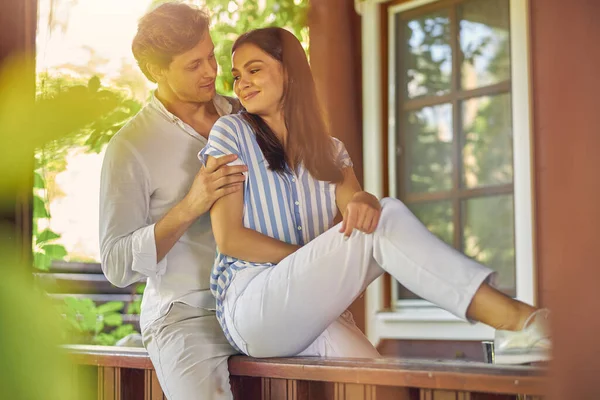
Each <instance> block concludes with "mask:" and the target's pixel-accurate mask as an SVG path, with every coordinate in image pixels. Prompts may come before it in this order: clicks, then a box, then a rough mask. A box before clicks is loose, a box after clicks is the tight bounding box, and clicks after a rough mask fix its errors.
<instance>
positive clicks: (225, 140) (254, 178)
mask: <svg viewBox="0 0 600 400" xmlns="http://www.w3.org/2000/svg"><path fill="white" fill-rule="evenodd" d="M332 140H333V145H335V148H336V153H335V154H336V157H337V163H338V165H339V166H341V167H342V168H344V167H349V166H352V161H351V160H350V156H349V155H348V152H347V151H346V149H345V147H344V145H343V144H342V142H340V141H339V140H337V139H335V138H332ZM226 154H236V155H237V156H238V160H237V161H236V163H240V164H244V165H246V166H247V167H248V172H247V177H246V181H245V183H244V210H243V225H244V227H246V228H249V229H253V230H255V231H257V232H260V233H262V234H264V235H267V236H270V237H272V238H275V239H278V240H281V241H283V242H286V243H290V244H295V245H304V244H306V243H308V242H310V241H311V240H313V239H314V238H316V237H317V236H319V235H320V234H322V233H323V232H325V231H327V230H328V229H329V228H331V227H332V226H333V220H334V218H335V216H336V213H337V206H336V201H335V200H336V198H335V188H336V185H335V184H332V183H330V182H326V181H319V180H317V179H315V178H313V177H312V176H311V175H310V173H309V172H308V170H306V169H305V168H304V167H303V166H300V167H299V168H298V169H297V171H293V170H291V169H290V168H286V171H285V172H275V171H272V170H271V169H269V165H268V162H267V160H266V159H265V157H264V155H263V153H262V151H261V149H260V146H259V145H258V142H257V141H256V135H255V133H254V130H253V129H252V127H251V126H250V124H248V123H247V122H246V121H245V120H244V118H243V117H242V116H241V115H239V114H238V115H227V116H224V117H221V118H220V119H219V120H218V121H217V122H216V123H215V125H214V126H213V128H212V130H211V132H210V136H209V138H208V143H207V144H206V146H205V147H204V149H202V151H201V152H200V154H199V155H198V156H199V157H200V159H201V160H202V161H203V162H206V158H207V156H213V157H217V158H218V157H221V156H223V155H226ZM265 265H268V266H273V264H257V263H251V262H247V261H244V260H239V259H236V258H233V257H229V256H226V255H224V254H221V253H220V252H219V251H218V250H217V257H216V259H215V264H214V266H213V271H212V274H211V280H210V289H211V291H212V293H213V295H214V296H215V298H216V299H217V318H218V320H219V322H220V323H221V326H222V327H223V330H224V331H225V335H226V336H227V338H228V339H229V341H230V342H232V340H231V338H230V337H229V334H228V332H227V327H226V326H225V321H224V318H223V316H222V311H223V309H222V305H221V303H222V300H223V299H224V298H225V293H226V290H227V288H228V287H229V285H230V284H231V282H232V281H233V279H234V277H235V274H236V272H237V271H239V270H241V269H244V268H249V267H255V266H265ZM232 343H233V342H232Z"/></svg>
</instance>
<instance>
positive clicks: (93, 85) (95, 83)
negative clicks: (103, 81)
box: [88, 76, 100, 93]
mask: <svg viewBox="0 0 600 400" xmlns="http://www.w3.org/2000/svg"><path fill="white" fill-rule="evenodd" d="M88 89H89V91H90V92H94V93H95V92H97V91H98V89H100V78H98V77H97V76H92V77H91V78H90V80H89V81H88Z"/></svg>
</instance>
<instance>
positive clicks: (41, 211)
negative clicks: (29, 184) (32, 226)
mask: <svg viewBox="0 0 600 400" xmlns="http://www.w3.org/2000/svg"><path fill="white" fill-rule="evenodd" d="M33 218H50V214H49V213H48V209H47V208H46V203H45V202H44V200H42V199H41V198H40V196H35V195H34V196H33Z"/></svg>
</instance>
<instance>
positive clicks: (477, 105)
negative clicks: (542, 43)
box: [362, 0, 533, 341]
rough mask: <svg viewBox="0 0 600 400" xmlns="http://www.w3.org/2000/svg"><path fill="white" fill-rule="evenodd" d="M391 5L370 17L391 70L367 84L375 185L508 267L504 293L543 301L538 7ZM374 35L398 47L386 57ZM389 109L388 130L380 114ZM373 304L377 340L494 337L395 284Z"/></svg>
mask: <svg viewBox="0 0 600 400" xmlns="http://www.w3.org/2000/svg"><path fill="white" fill-rule="evenodd" d="M382 9H383V10H384V13H382V14H381V15H378V12H377V11H378V9H377V8H374V9H371V10H369V9H368V6H365V8H363V10H362V14H363V41H365V40H368V41H369V47H368V48H367V46H366V45H365V47H364V48H363V52H364V54H363V60H365V64H366V65H368V68H369V70H370V71H373V70H380V71H382V75H381V76H376V77H371V78H367V77H366V75H365V76H364V77H363V78H367V79H364V80H365V83H364V85H365V86H364V88H363V90H364V96H365V99H364V106H365V110H364V116H365V117H364V118H365V130H364V132H365V139H364V140H365V153H364V155H365V165H366V170H365V177H366V179H365V186H366V187H367V189H370V190H371V191H373V192H374V193H377V194H379V195H381V196H383V195H390V196H395V197H398V198H400V199H401V200H403V201H404V202H405V203H406V204H407V206H408V207H409V208H410V209H411V210H412V211H413V213H415V215H416V216H417V217H418V218H419V219H420V220H421V221H422V222H423V223H424V224H425V225H426V226H427V227H428V228H429V229H430V230H431V231H432V232H433V233H434V234H435V235H436V236H438V237H439V238H440V239H442V240H443V241H445V242H446V243H448V244H449V245H450V246H453V247H454V248H456V249H458V250H459V251H462V252H464V253H465V254H466V255H468V256H470V257H472V258H474V259H476V260H478V261H479V262H481V263H483V264H485V265H487V266H489V267H491V268H492V269H494V270H496V271H497V272H498V274H499V281H498V283H499V288H500V289H501V290H502V291H503V292H505V293H506V294H508V295H510V296H513V297H517V298H519V299H521V300H524V301H528V302H532V301H533V257H532V198H531V189H530V185H531V171H530V168H531V162H530V154H529V152H530V149H529V112H528V108H529V92H528V85H529V83H528V60H527V39H528V38H527V18H526V15H527V2H523V1H520V0H438V1H436V0H413V1H394V2H389V3H386V4H384V5H383V7H382ZM378 19H380V20H379V21H378ZM378 25H382V26H383V30H381V29H380V28H378ZM376 33H379V34H376ZM374 38H378V39H377V40H379V41H382V42H383V43H387V49H382V50H381V51H383V54H378V49H380V48H381V47H380V45H379V44H377V43H373V41H374ZM377 60H387V62H385V61H384V62H383V63H380V62H379V61H377ZM378 63H379V65H375V64H378ZM375 80H376V81H375ZM375 82H376V83H375ZM381 82H384V83H383V84H381ZM386 83H387V84H386ZM382 100H383V101H387V107H386V103H385V102H384V103H383V104H378V103H379V102H380V101H382ZM380 109H384V110H385V111H384V115H382V118H381V119H380V121H383V123H381V122H379V123H378V122H377V121H375V120H374V118H373V115H374V114H375V115H381V113H380V112H379V110H380ZM378 131H379V132H381V133H382V135H381V136H382V138H383V140H381V142H380V143H378V141H377V140H376V139H377V138H375V137H374V134H373V132H378ZM369 142H370V143H369ZM367 143H369V144H367ZM386 144H387V154H386ZM382 154H383V155H386V156H387V164H386V165H381V161H379V160H381V159H382V158H385V157H382ZM375 160H377V161H378V162H379V165H381V167H380V169H379V170H377V166H376V165H377V164H376V161H375ZM374 165H375V166H374ZM378 176H379V177H378ZM369 177H370V178H371V179H372V180H371V181H369V180H367V179H369ZM377 177H378V178H377ZM384 188H387V189H388V190H385V191H384ZM367 303H368V304H367V315H368V318H369V322H368V327H367V331H368V335H369V336H370V338H371V339H372V340H374V341H376V340H377V339H378V338H380V337H392V338H420V339H423V338H430V339H485V338H489V337H490V335H491V334H492V331H491V330H490V329H487V327H480V326H476V327H474V328H469V327H468V325H467V324H466V323H464V322H462V321H460V320H458V319H457V318H455V317H453V316H451V315H450V314H449V313H447V312H445V311H443V310H440V309H438V308H437V307H434V306H433V305H432V304H430V303H428V302H426V301H424V300H422V299H420V298H418V297H417V296H416V295H414V294H413V293H411V292H410V291H408V290H407V289H406V288H404V287H403V286H402V285H400V284H398V283H397V282H395V281H392V282H389V280H387V281H386V280H385V279H383V280H380V281H379V282H378V283H376V284H375V285H372V287H371V288H369V291H368V296H367ZM436 323H437V324H441V325H439V326H438V325H436ZM437 328H439V329H437Z"/></svg>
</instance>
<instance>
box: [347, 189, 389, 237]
mask: <svg viewBox="0 0 600 400" xmlns="http://www.w3.org/2000/svg"><path fill="white" fill-rule="evenodd" d="M380 216H381V204H379V201H378V200H377V198H376V197H375V196H373V195H372V194H370V193H367V192H357V193H356V194H355V195H354V196H353V197H352V200H351V201H350V202H349V203H348V205H347V207H346V212H345V213H344V221H343V222H342V227H341V228H340V232H344V236H345V239H346V238H348V237H350V235H351V234H352V231H353V230H354V229H357V230H359V231H361V232H364V233H373V232H375V228H377V224H378V223H379V217H380Z"/></svg>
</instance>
